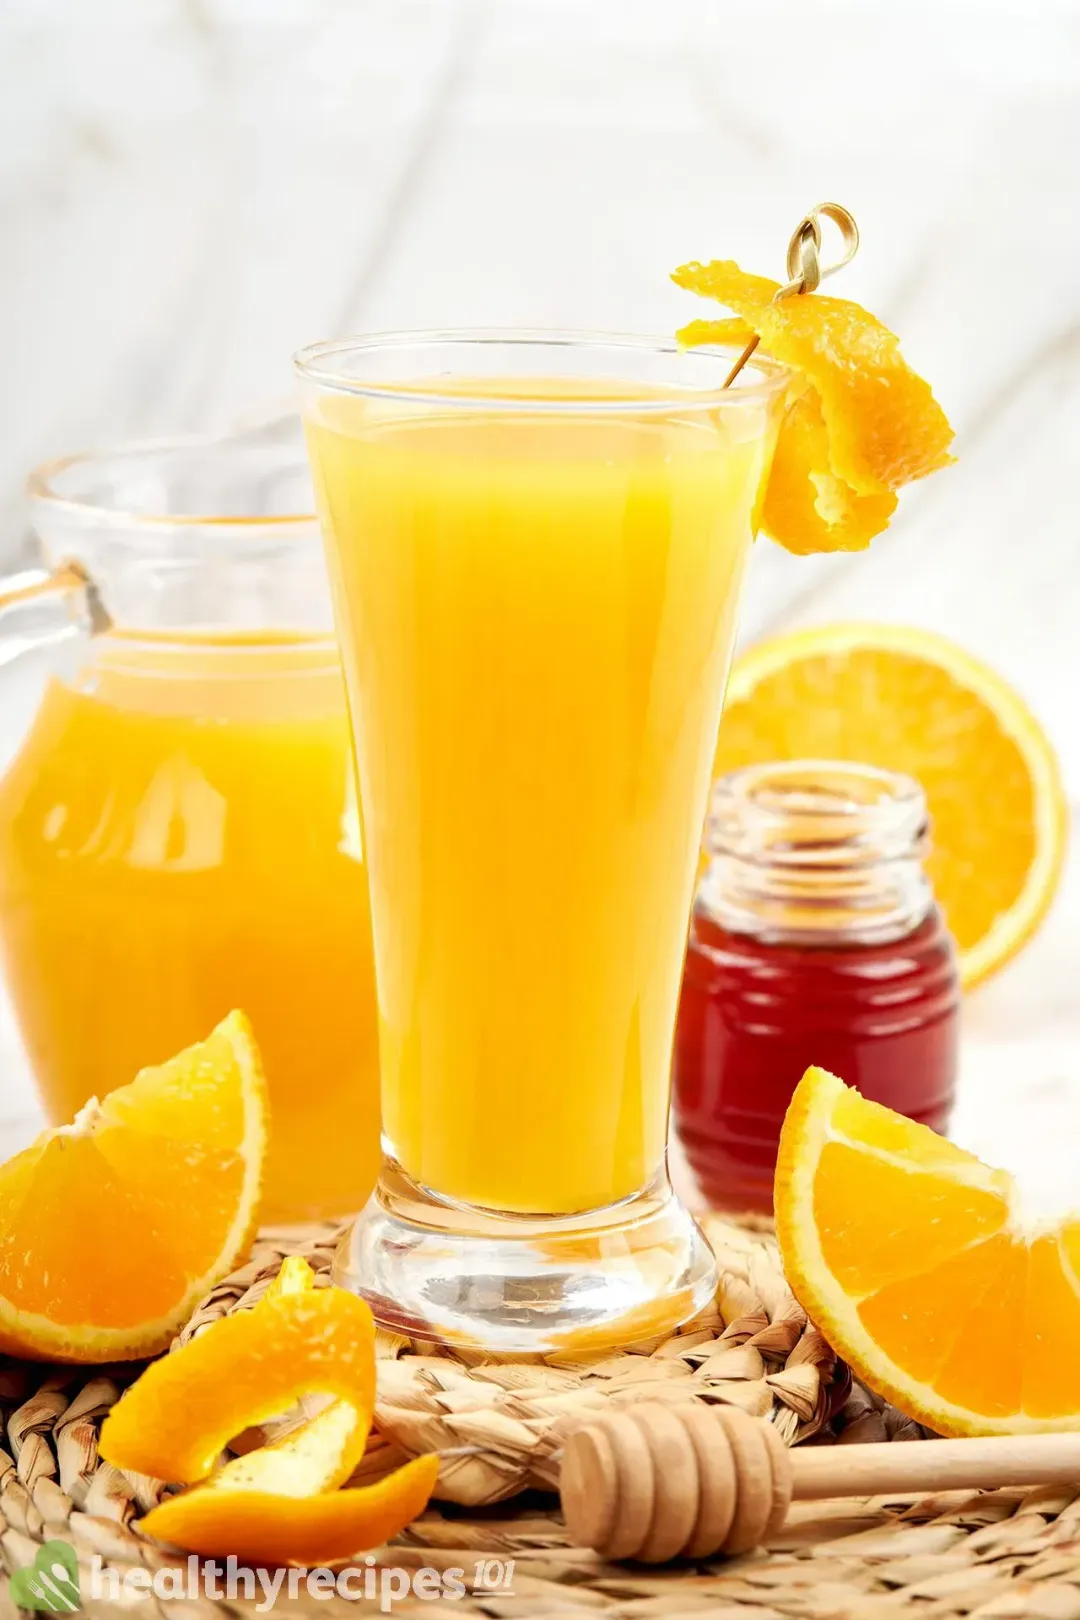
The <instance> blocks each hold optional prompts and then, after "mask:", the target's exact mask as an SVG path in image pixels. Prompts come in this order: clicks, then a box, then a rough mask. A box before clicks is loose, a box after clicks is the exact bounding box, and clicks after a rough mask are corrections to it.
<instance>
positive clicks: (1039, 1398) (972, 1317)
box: [775, 1068, 1080, 1434]
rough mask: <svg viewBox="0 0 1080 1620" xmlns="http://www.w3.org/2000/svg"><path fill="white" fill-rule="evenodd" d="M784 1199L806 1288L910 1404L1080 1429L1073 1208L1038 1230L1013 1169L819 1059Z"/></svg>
mask: <svg viewBox="0 0 1080 1620" xmlns="http://www.w3.org/2000/svg"><path fill="white" fill-rule="evenodd" d="M775 1210H776V1228H777V1237H778V1239H779V1243H780V1250H781V1255H782V1257H783V1262H784V1269H785V1273H786V1275H787V1278H788V1281H789V1282H790V1284H791V1287H792V1289H793V1291H794V1293H795V1295H796V1297H797V1298H798V1299H799V1301H800V1303H801V1304H802V1305H803V1306H804V1308H805V1309H806V1311H807V1313H808V1314H809V1315H810V1316H811V1317H812V1319H813V1320H814V1321H815V1322H816V1324H817V1325H818V1327H819V1328H820V1329H821V1331H822V1332H823V1333H824V1334H825V1336H826V1337H827V1338H828V1340H829V1341H830V1343H831V1344H832V1345H833V1346H834V1348H835V1349H836V1350H837V1351H838V1352H839V1354H840V1355H842V1356H843V1357H844V1358H845V1359H846V1360H847V1361H848V1362H849V1363H850V1364H851V1366H852V1367H853V1369H854V1370H855V1371H856V1372H857V1373H858V1375H859V1377H860V1378H862V1379H863V1380H864V1381H865V1382H866V1383H867V1384H868V1385H869V1386H870V1387H871V1388H873V1389H876V1390H877V1391H879V1393H881V1394H882V1395H884V1396H886V1398H887V1399H889V1400H891V1401H892V1402H894V1403H895V1404H896V1405H897V1406H898V1407H899V1408H900V1409H901V1411H904V1412H906V1413H908V1414H909V1415H910V1416H912V1417H915V1418H917V1419H919V1420H920V1421H921V1422H923V1423H925V1424H927V1425H928V1426H929V1427H931V1428H932V1429H935V1430H937V1431H938V1432H939V1433H943V1434H986V1433H1022V1432H1028V1431H1033V1430H1038V1429H1064V1428H1069V1429H1071V1428H1080V1363H1077V1360H1076V1357H1075V1354H1074V1348H1075V1345H1076V1343H1077V1341H1078V1339H1080V1278H1078V1276H1077V1273H1076V1272H1075V1270H1074V1269H1073V1265H1072V1262H1071V1259H1070V1255H1071V1254H1072V1253H1075V1252H1077V1249H1078V1246H1080V1223H1078V1222H1077V1221H1076V1220H1075V1219H1066V1220H1065V1221H1064V1222H1063V1223H1062V1224H1061V1226H1060V1227H1053V1226H1048V1225H1047V1223H1045V1222H1044V1223H1041V1224H1040V1225H1038V1226H1037V1227H1032V1228H1031V1229H1030V1230H1029V1229H1028V1228H1027V1227H1026V1226H1025V1224H1024V1223H1023V1221H1022V1220H1021V1218H1020V1216H1019V1214H1018V1201H1017V1197H1016V1191H1015V1187H1014V1185H1013V1182H1012V1178H1011V1177H1010V1176H1009V1175H1007V1173H1006V1172H1004V1171H1001V1170H992V1169H990V1168H989V1167H988V1166H985V1165H982V1164H981V1163H980V1161H979V1160H977V1159H974V1158H973V1157H972V1156H971V1155H970V1154H966V1153H963V1152H962V1151H961V1150H960V1149H957V1148H953V1147H952V1146H951V1144H948V1143H945V1142H943V1141H942V1139H941V1138H940V1137H938V1136H936V1135H935V1134H934V1132H932V1131H930V1130H929V1129H928V1128H927V1127H926V1126H924V1125H917V1124H915V1123H913V1122H911V1121H908V1120H901V1119H900V1117H899V1116H898V1115H895V1114H893V1113H892V1111H891V1110H890V1109H887V1108H884V1107H882V1106H881V1105H880V1104H878V1103H872V1102H869V1101H867V1100H866V1099H865V1098H863V1097H860V1096H859V1094H858V1093H857V1092H852V1091H849V1090H848V1089H847V1088H846V1087H845V1086H844V1084H843V1081H842V1080H839V1079H838V1078H837V1077H836V1076H835V1075H830V1074H827V1073H826V1072H825V1071H824V1070H822V1069H813V1068H812V1069H808V1070H807V1072H806V1074H805V1075H804V1076H803V1078H802V1080H801V1081H800V1083H799V1085H798V1087H797V1088H796V1091H795V1095H794V1097H793V1098H792V1102H791V1105H790V1107H789V1109H788V1113H787V1118H786V1119H785V1122H784V1128H783V1132H782V1134H781V1140H780V1151H779V1156H778V1160H777V1170H776V1188H775ZM879 1261H880V1264H879Z"/></svg>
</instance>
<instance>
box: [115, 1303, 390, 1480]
mask: <svg viewBox="0 0 1080 1620" xmlns="http://www.w3.org/2000/svg"><path fill="white" fill-rule="evenodd" d="M374 1346H375V1326H374V1322H373V1321H372V1316H371V1311H370V1310H369V1309H368V1307H367V1305H366V1304H365V1303H364V1301H363V1300H361V1299H359V1298H357V1296H356V1295H355V1294H350V1293H347V1292H346V1291H345V1290H344V1289H341V1288H319V1289H316V1288H296V1289H294V1288H291V1287H286V1288H282V1289H279V1290H271V1291H270V1292H268V1293H267V1294H266V1295H265V1296H264V1297H263V1299H261V1300H260V1301H259V1303H258V1304H257V1305H256V1306H255V1308H254V1309H253V1310H250V1311H237V1312H236V1313H235V1314H233V1315H232V1316H225V1317H222V1318H221V1319H220V1320H219V1321H217V1322H215V1323H214V1324H213V1325H212V1326H211V1327H209V1328H206V1329H205V1330H204V1331H203V1332H202V1333H201V1334H199V1335H198V1337H197V1338H194V1339H191V1340H189V1341H188V1343H187V1344H185V1345H183V1346H182V1347H181V1348H180V1349H178V1350H176V1351H174V1352H173V1354H172V1355H170V1356H165V1357H164V1358H163V1359H162V1360H160V1361H156V1362H154V1363H153V1364H152V1365H151V1366H149V1367H147V1369H146V1371H145V1372H144V1373H143V1374H142V1377H141V1378H139V1379H138V1380H137V1381H136V1382H135V1383H134V1384H132V1385H131V1387H130V1388H129V1389H128V1390H127V1391H126V1392H125V1393H124V1394H123V1395H122V1396H121V1397H120V1399H119V1401H118V1402H117V1403H116V1405H115V1406H114V1407H113V1409H112V1411H111V1412H110V1413H109V1415H108V1417H107V1418H106V1419H105V1422H104V1423H103V1425H102V1429H101V1446H100V1449H101V1455H102V1456H103V1457H104V1458H105V1460H106V1461H107V1462H111V1463H113V1464H115V1466H116V1467H117V1468H128V1469H134V1470H135V1471H136V1472H138V1473H142V1474H151V1475H153V1476H154V1477H155V1478H157V1479H166V1480H170V1481H179V1482H182V1483H184V1484H191V1483H194V1482H195V1481H198V1480H202V1479H205V1478H206V1476H207V1475H208V1474H209V1473H210V1472H211V1470H212V1469H213V1468H214V1466H215V1465H216V1463H217V1461H218V1458H219V1457H220V1454H221V1452H222V1450H223V1449H224V1447H225V1446H226V1445H227V1444H228V1442H229V1441H230V1440H231V1439H232V1438H233V1436H234V1435H237V1434H239V1433H240V1432H241V1430H243V1429H247V1428H251V1427H253V1426H254V1425H256V1424H259V1423H265V1422H267V1421H268V1420H269V1419H270V1418H272V1417H276V1416H277V1415H279V1414H280V1413H281V1412H284V1411H286V1410H287V1409H288V1408H289V1407H290V1406H292V1405H294V1404H295V1403H296V1401H298V1400H299V1399H300V1397H301V1396H303V1395H333V1396H336V1397H337V1398H338V1399H339V1400H343V1401H345V1402H346V1403H348V1404H349V1405H350V1406H351V1407H352V1408H353V1410H354V1411H355V1413H356V1414H357V1420H356V1424H355V1426H354V1428H353V1429H352V1430H351V1431H350V1434H351V1438H350V1439H349V1440H348V1442H347V1455H346V1457H343V1458H342V1460H341V1463H340V1465H339V1471H340V1470H344V1472H343V1473H342V1474H341V1477H347V1476H348V1474H349V1473H351V1471H352V1468H353V1467H354V1466H355V1463H356V1462H357V1461H358V1460H359V1458H360V1456H361V1455H362V1454H363V1449H364V1443H365V1441H366V1438H367V1430H368V1425H369V1424H370V1421H371V1413H372V1410H373V1407H374V1400H375V1349H374ZM320 1417H322V1418H323V1419H324V1420H325V1414H320ZM314 1421H316V1422H318V1421H319V1420H318V1419H316V1420H314ZM324 1427H328V1423H326V1422H325V1421H324ZM292 1438H293V1440H294V1442H295V1439H296V1436H295V1435H294V1436H293V1437H292ZM255 1455H256V1454H255V1453H254V1452H252V1453H248V1455H247V1457H245V1458H242V1459H240V1461H241V1462H243V1463H245V1464H246V1465H247V1467H248V1468H249V1469H250V1468H251V1467H252V1466H253V1464H252V1458H253V1457H254V1456H255ZM348 1457H351V1458H352V1461H351V1462H350V1464H349V1466H348V1467H347V1468H346V1467H345V1462H346V1460H347V1459H348Z"/></svg>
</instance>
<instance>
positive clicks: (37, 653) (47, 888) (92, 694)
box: [0, 420, 379, 1220]
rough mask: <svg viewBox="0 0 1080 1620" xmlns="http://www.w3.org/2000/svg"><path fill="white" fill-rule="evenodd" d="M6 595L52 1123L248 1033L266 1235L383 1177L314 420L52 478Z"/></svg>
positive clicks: (33, 1050)
mask: <svg viewBox="0 0 1080 1620" xmlns="http://www.w3.org/2000/svg"><path fill="white" fill-rule="evenodd" d="M29 499H30V506H31V512H32V517H33V522H34V526H35V528H36V531H37V534H38V536H39V538H40V540H41V543H42V546H43V548H44V552H45V558H46V562H47V565H48V566H47V567H46V568H45V569H43V570H41V571H34V572H31V573H24V574H21V575H18V576H15V577H14V578H11V579H8V580H7V581H3V582H0V678H2V680H3V686H4V690H3V693H2V695H0V717H2V718H0V955H2V960H3V966H4V971H5V974H6V979H7V986H8V990H9V993H10V996H11V999H12V1002H13V1005H14V1010H15V1014H16V1018H17V1021H18V1024H19V1027H20V1030H21V1033H22V1038H23V1041H24V1043H25V1046H26V1048H27V1052H28V1054H29V1058H30V1063H31V1067H32V1070H33V1073H34V1077H35V1081H36V1084H37V1086H38V1089H39V1091H40V1094H41V1097H42V1101H43V1103H44V1106H45V1109H46V1111H47V1113H48V1115H49V1116H50V1118H51V1119H52V1120H53V1121H57V1122H59V1121H64V1120H68V1119H70V1118H71V1117H72V1115H73V1114H74V1112H75V1111H76V1110H77V1109H78V1108H79V1107H80V1106H81V1105H82V1104H83V1103H84V1102H85V1101H86V1100H87V1098H88V1097H90V1096H92V1095H95V1094H97V1095H102V1094H104V1093H105V1092H107V1091H109V1090H111V1089H112V1088H113V1087H115V1086H117V1085H122V1084H124V1083H125V1082H127V1081H128V1080H130V1079H132V1078H133V1076H134V1075H135V1073H136V1071H137V1070H138V1069H139V1068H140V1067H141V1066H143V1065H145V1064H149V1063H156V1062H160V1061H161V1060H163V1059H164V1058H167V1057H169V1056H170V1055H171V1054H172V1053H174V1052H175V1051H177V1050H179V1049H180V1048H181V1047H183V1046H185V1045H187V1044H189V1043H190V1042H192V1041H195V1040H198V1039H200V1038H202V1037H203V1036H205V1035H206V1034H207V1033H208V1032H209V1030H210V1029H211V1027H212V1026H213V1024H214V1023H215V1022H216V1021H217V1020H218V1019H220V1018H221V1017H223V1016H224V1015H225V1013H227V1012H228V1011H229V1010H230V1009H231V1008H233V1007H240V1008H242V1009H243V1010H244V1011H245V1012H246V1013H247V1014H248V1016H249V1017H250V1018H251V1020H252V1023H253V1025H254V1029H255V1033H256V1037H257V1039H258V1041H259V1045H260V1047H261V1050H262V1053H263V1058H264V1062H265V1067H266V1074H267V1080H268V1084H269V1088H270V1096H271V1110H272V1128H271V1143H270V1157H269V1163H268V1168H267V1180H266V1185H265V1196H264V1203H263V1215H264V1218H265V1219H268V1220H299V1219H313V1218H318V1217H322V1216H327V1215H333V1214H340V1213H345V1212H348V1211H350V1210H355V1209H357V1208H359V1207H360V1206H361V1205H362V1204H363V1203H364V1200H365V1199H366V1197H367V1195H368V1193H369V1192H370V1190H371V1187H372V1184H373V1182H374V1180H375V1176H376V1173H377V1168H378V1162H379V1109H378V1053H377V1025H376V1014H375V999H374V978H373V969H372V947H371V924H370V915H369V909H368V897H367V880H366V874H365V871H364V865H363V853H362V848H361V842H360V831H359V821H358V815H357V808H356V795H355V791H354V788H353V775H352V765H351V756H350V745H349V734H348V720H347V715H346V708H345V698H344V688H343V684H342V678H341V670H340V664H339V660H338V655H337V648H336V643H335V641H334V638H333V633H332V627H331V626H332V621H331V613H330V605H329V596H328V591H327V585H326V578H325V573H324V565H323V560H322V550H321V543H320V539H319V533H318V528H317V525H316V522H315V519H314V517H313V516H312V515H311V505H312V498H311V488H310V475H309V473H308V470H307V465H306V461H305V458H304V452H303V446H302V441H301V437H300V430H299V425H298V424H297V423H296V422H294V421H289V420H282V421H280V422H276V423H273V424H270V425H269V426H264V427H263V428H260V429H258V430H253V431H251V432H248V433H244V434H241V435H238V436H236V437H233V438H229V439H219V440H213V441H207V440H187V441H180V440H178V441H173V442H161V443H148V444H136V445H132V446H129V447H126V448H122V449H118V450H115V451H112V452H108V453H104V454H96V455H81V456H73V457H70V458H68V459H66V460H63V461H58V462H54V463H52V464H50V465H48V466H45V467H42V468H39V469H38V471H37V472H35V473H34V474H33V475H32V477H31V479H30V483H29Z"/></svg>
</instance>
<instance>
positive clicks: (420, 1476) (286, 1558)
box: [140, 1453, 439, 1567]
mask: <svg viewBox="0 0 1080 1620" xmlns="http://www.w3.org/2000/svg"><path fill="white" fill-rule="evenodd" d="M438 1474H439V1459H438V1457H436V1456H435V1455H434V1454H431V1453H429V1454H427V1455H425V1456H423V1457H416V1458H415V1459H414V1460H413V1461H412V1462H408V1463H405V1465H404V1466H403V1467H401V1468H398V1469H396V1470H395V1471H394V1473H392V1474H388V1475H387V1476H386V1478H385V1479H380V1480H379V1481H378V1482H377V1483H376V1484H374V1485H364V1486H361V1487H358V1488H356V1489H354V1490H344V1491H327V1492H324V1493H323V1494H322V1495H320V1496H305V1497H297V1496H291V1495H290V1496H284V1495H271V1494H269V1493H267V1492H264V1491H230V1492H225V1491H222V1490H220V1489H218V1488H217V1486H216V1484H215V1485H203V1486H197V1487H196V1488H195V1489H194V1490H191V1491H185V1492H184V1494H183V1495H182V1496H174V1497H170V1498H169V1499H168V1500H166V1501H164V1502H162V1503H161V1504H160V1506H158V1507H156V1508H153V1509H152V1510H151V1511H150V1512H149V1513H148V1514H147V1515H146V1518H145V1519H143V1520H142V1522H141V1525H140V1529H141V1530H143V1531H145V1532H146V1533H147V1534H149V1535H152V1536H156V1537H157V1538H158V1540H159V1541H167V1542H170V1543H171V1544H172V1545H173V1546H176V1547H182V1548H183V1549H184V1550H185V1551H186V1552H193V1553H200V1554H202V1556H203V1557H205V1558H214V1557H227V1556H228V1555H229V1554H230V1553H231V1554H233V1555H234V1557H236V1558H238V1559H240V1560H241V1561H243V1562H247V1563H249V1564H268V1565H275V1564H306V1565H308V1566H309V1567H311V1566H315V1565H323V1564H337V1563H341V1562H343V1561H344V1560H346V1559H349V1558H353V1557H355V1555H356V1554H357V1553H360V1552H365V1551H366V1550H367V1549H368V1548H369V1547H379V1546H381V1545H382V1544H383V1543H384V1542H386V1541H389V1540H390V1539H391V1538H392V1537H393V1536H396V1535H398V1534H399V1533H400V1532H401V1531H402V1530H404V1529H405V1527H406V1525H408V1524H411V1523H412V1521H413V1520H414V1519H415V1518H416V1517H417V1516H418V1514H420V1513H422V1512H423V1510H424V1508H425V1507H426V1506H427V1504H428V1500H429V1498H430V1496H431V1493H432V1491H433V1489H434V1488H435V1481H436V1479H437V1478H438Z"/></svg>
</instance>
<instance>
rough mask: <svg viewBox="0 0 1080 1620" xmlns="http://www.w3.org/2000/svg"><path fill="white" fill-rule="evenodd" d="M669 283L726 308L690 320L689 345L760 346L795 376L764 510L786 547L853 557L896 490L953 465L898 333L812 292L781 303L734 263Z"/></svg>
mask: <svg viewBox="0 0 1080 1620" xmlns="http://www.w3.org/2000/svg"><path fill="white" fill-rule="evenodd" d="M673 279H674V281H675V282H676V283H677V284H678V285H679V286H680V287H685V288H687V289H688V290H689V291H691V292H695V293H698V294H700V295H701V296H702V297H704V298H711V299H715V300H716V302H717V303H720V304H723V305H724V306H725V307H726V308H728V309H730V310H733V311H734V312H735V316H736V317H737V318H736V319H735V320H724V321H694V322H692V323H691V324H690V325H689V326H686V327H684V328H683V330H682V331H681V332H680V333H679V340H680V342H682V343H684V344H686V345H688V346H694V345H700V344H709V343H718V344H724V345H731V344H733V343H734V344H743V343H745V342H746V341H748V340H749V338H750V337H751V336H756V337H757V338H758V339H759V340H760V345H761V350H762V353H763V354H767V355H769V356H770V357H771V358H772V359H774V360H777V361H779V362H780V363H781V364H782V365H784V366H787V367H788V368H789V369H790V371H791V373H792V383H791V388H790V390H789V397H788V406H787V411H786V414H785V417H784V420H783V422H782V424H781V427H780V432H779V437H778V440H777V445H776V453H775V457H774V460H773V469H772V473H771V475H770V480H769V486H768V488H767V490H766V494H765V501H764V506H763V510H762V527H763V528H764V530H765V532H766V533H767V534H770V535H771V536H772V537H773V539H774V540H778V541H779V542H780V544H781V545H783V546H785V547H787V549H788V550H789V551H795V552H803V553H805V552H814V551H839V550H843V551H857V550H861V549H863V548H864V547H865V546H867V545H869V543H870V541H871V539H872V538H873V537H874V535H876V534H880V533H881V531H882V530H883V529H884V528H886V527H887V525H888V523H889V520H890V518H891V516H892V514H893V511H894V510H895V507H896V492H897V490H899V489H900V488H902V487H903V485H905V484H908V483H911V482H912V481H913V480H914V479H918V478H925V477H927V476H928V475H929V474H930V473H932V472H936V471H937V470H938V469H939V468H942V467H945V466H948V464H949V463H950V461H951V460H952V459H953V458H952V457H951V456H950V454H949V445H950V444H951V442H952V439H953V431H952V428H951V427H950V426H949V423H948V421H947V419H946V417H945V414H944V412H943V411H942V409H941V407H940V406H939V405H938V403H937V401H936V400H935V398H934V396H933V393H932V392H931V389H930V386H929V384H928V383H927V382H925V381H924V380H923V378H921V377H920V376H918V375H917V373H915V372H914V371H912V370H911V368H910V366H908V364H907V362H906V361H905V360H904V358H903V356H902V355H901V353H900V346H899V342H898V340H897V338H896V337H895V335H894V334H893V333H892V332H890V331H889V329H888V327H886V326H884V325H882V323H881V322H880V321H879V320H877V319H876V317H875V316H873V315H871V314H869V313H868V311H866V310H865V309H863V308H862V307H861V305H859V304H855V303H852V302H850V300H848V299H845V298H830V297H826V296H824V295H822V294H819V293H804V294H798V293H796V294H791V295H789V296H786V297H782V298H779V299H777V297H776V295H777V293H778V292H779V291H780V286H779V283H778V282H775V281H770V280H769V279H768V278H767V277H765V276H752V275H748V274H747V273H746V272H745V271H743V270H740V269H739V266H738V265H737V264H735V262H734V261H733V260H730V259H722V260H717V261H716V262H714V263H712V264H707V265H702V264H688V265H684V266H683V267H682V268H681V269H680V270H677V271H676V272H675V275H674V277H673Z"/></svg>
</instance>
